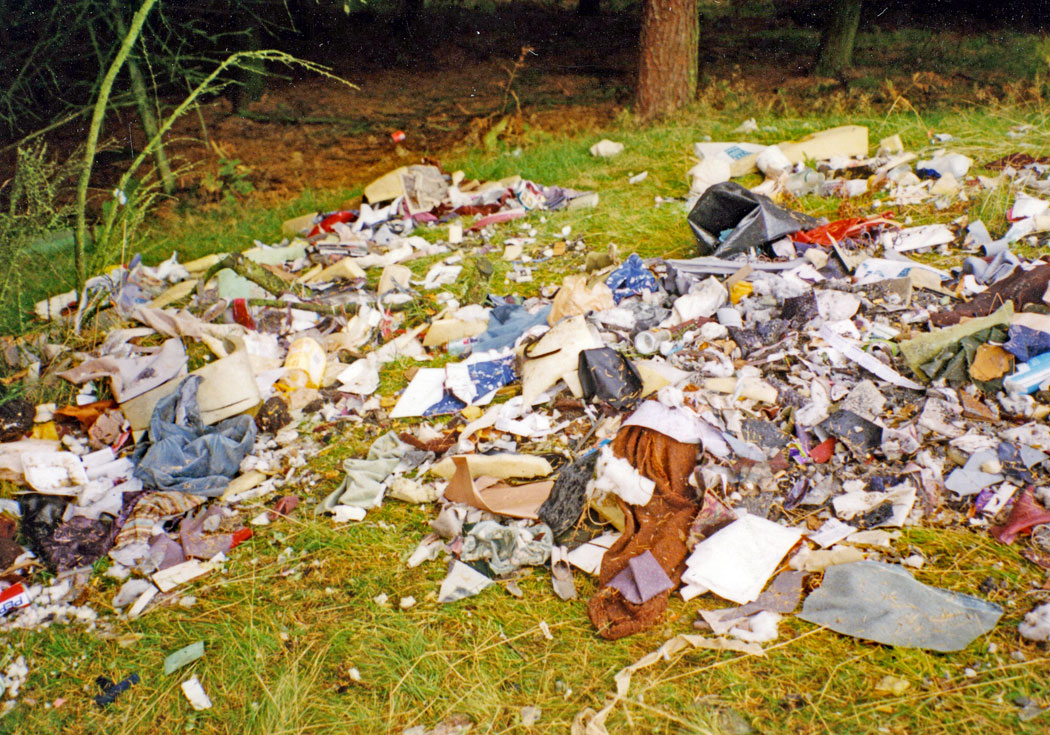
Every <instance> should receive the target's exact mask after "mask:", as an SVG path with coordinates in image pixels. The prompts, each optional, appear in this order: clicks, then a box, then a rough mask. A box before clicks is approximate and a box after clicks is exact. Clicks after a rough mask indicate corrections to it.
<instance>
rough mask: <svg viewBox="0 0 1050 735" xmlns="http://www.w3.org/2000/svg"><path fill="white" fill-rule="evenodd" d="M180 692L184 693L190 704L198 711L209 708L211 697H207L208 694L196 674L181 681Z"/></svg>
mask: <svg viewBox="0 0 1050 735" xmlns="http://www.w3.org/2000/svg"><path fill="white" fill-rule="evenodd" d="M182 693H183V694H185V695H186V699H188V700H189V702H190V706H191V707H193V709H195V710H197V711H198V712H200V711H201V710H205V709H211V699H209V698H208V694H207V693H206V692H205V691H204V687H203V686H202V685H201V683H200V680H199V679H198V678H197V675H196V674H194V675H193V676H191V677H190V678H189V679H187V680H186V681H184V682H182Z"/></svg>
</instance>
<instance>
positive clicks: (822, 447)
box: [809, 437, 835, 464]
mask: <svg viewBox="0 0 1050 735" xmlns="http://www.w3.org/2000/svg"><path fill="white" fill-rule="evenodd" d="M834 453H835V437H831V438H830V439H825V440H824V441H822V442H821V443H820V444H818V445H817V446H815V447H813V448H812V449H810V450H809V458H810V459H812V460H813V461H814V462H816V463H817V464H824V463H825V462H827V461H828V460H829V459H831V455H833V454H834Z"/></svg>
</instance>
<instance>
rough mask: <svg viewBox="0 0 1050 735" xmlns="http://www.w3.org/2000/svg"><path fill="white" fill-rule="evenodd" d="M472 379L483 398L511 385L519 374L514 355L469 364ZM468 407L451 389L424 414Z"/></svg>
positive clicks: (443, 412) (451, 411)
mask: <svg viewBox="0 0 1050 735" xmlns="http://www.w3.org/2000/svg"><path fill="white" fill-rule="evenodd" d="M467 373H468V374H469V375H470V381H471V382H472V383H473V384H474V388H475V390H476V391H477V393H476V395H477V397H478V398H481V397H482V396H484V395H487V394H489V393H491V392H492V391H494V390H497V389H499V388H502V387H503V386H505V385H509V384H511V383H513V382H514V381H515V380H517V378H518V375H517V373H515V372H514V356H513V355H508V356H507V357H501V358H499V359H498V360H488V361H486V362H475V363H473V364H472V365H468V366H467ZM466 407H467V404H466V403H464V402H463V401H461V400H459V398H457V397H456V396H455V395H454V394H453V393H452V392H451V391H449V390H446V391H445V394H444V395H443V396H442V397H441V400H440V401H438V402H437V403H435V404H434V405H433V406H431V407H430V408H428V409H427V410H426V411H424V412H423V415H424V416H439V415H441V414H446V413H456V412H457V411H461V410H463V409H464V408H466Z"/></svg>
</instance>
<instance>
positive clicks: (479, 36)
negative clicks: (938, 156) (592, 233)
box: [0, 6, 1010, 213]
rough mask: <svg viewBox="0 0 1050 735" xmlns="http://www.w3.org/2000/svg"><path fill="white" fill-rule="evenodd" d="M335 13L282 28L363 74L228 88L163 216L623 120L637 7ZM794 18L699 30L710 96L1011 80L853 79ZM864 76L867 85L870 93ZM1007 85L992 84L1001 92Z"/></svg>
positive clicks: (128, 139) (916, 89) (68, 137)
mask: <svg viewBox="0 0 1050 735" xmlns="http://www.w3.org/2000/svg"><path fill="white" fill-rule="evenodd" d="M323 21H324V22H325V23H330V24H331V25H330V27H327V29H326V32H325V33H324V34H323V35H322V36H321V38H322V39H323V40H320V41H317V42H315V43H314V44H312V45H310V46H304V45H303V37H302V36H291V37H288V38H277V39H271V40H273V41H274V43H275V45H277V46H280V47H283V48H284V49H285V50H288V51H290V52H292V53H295V54H297V55H299V56H301V57H303V58H308V59H310V60H312V61H317V62H319V63H323V64H326V65H328V66H330V67H331V68H332V71H333V73H334V74H335V75H337V76H339V77H341V78H342V79H344V80H346V81H347V82H350V83H352V84H353V85H355V86H354V87H351V86H348V85H346V84H343V83H340V82H338V81H335V80H333V79H326V78H321V77H318V76H310V75H305V74H304V73H302V72H299V71H297V70H296V69H271V70H270V71H271V73H272V74H273V75H272V76H271V77H270V78H269V80H268V82H267V88H268V89H267V92H266V93H265V94H264V96H263V97H262V98H261V99H260V100H258V101H257V102H254V103H251V104H250V105H249V107H248V109H247V112H246V113H237V112H236V111H235V109H234V106H233V104H232V103H231V101H230V99H229V98H227V97H215V98H212V99H208V100H204V101H203V102H202V104H201V105H200V107H199V108H198V109H197V110H196V111H195V112H191V113H190V114H187V115H186V116H184V117H183V118H182V119H181V120H180V121H179V122H178V123H177V125H176V127H175V129H174V131H173V134H172V135H171V136H170V142H169V144H168V151H169V154H170V155H171V156H172V157H173V159H174V160H175V161H176V163H177V164H178V165H181V166H182V167H183V168H182V169H181V171H182V175H181V176H180V177H179V189H180V196H179V200H178V201H177V202H170V203H169V204H168V205H167V206H165V207H163V208H162V213H163V212H165V211H166V212H169V213H172V212H178V211H180V209H184V208H186V207H192V208H202V207H204V208H206V207H208V206H212V205H215V204H218V203H219V202H221V201H223V199H224V198H226V197H227V193H228V192H231V191H232V188H233V187H232V186H231V180H230V179H231V177H236V178H239V179H241V180H242V183H250V185H251V186H250V187H243V188H251V192H250V193H247V194H246V195H245V194H244V193H237V194H236V196H237V197H238V198H246V197H247V198H251V199H253V200H255V201H257V202H259V203H260V204H267V203H273V202H276V201H282V200H287V199H289V198H292V197H294V196H296V195H297V194H298V193H299V192H301V191H302V190H303V189H306V188H313V189H338V188H349V187H353V186H355V185H360V184H362V183H365V182H367V181H368V180H369V179H370V178H372V177H374V176H375V175H377V174H379V173H382V172H383V171H385V170H388V169H390V168H392V167H394V166H397V165H402V164H403V163H406V162H410V161H414V160H418V159H419V158H420V157H423V156H430V157H441V156H442V155H443V154H447V153H448V152H450V151H451V150H454V149H456V148H458V147H462V146H471V145H474V146H477V145H481V144H482V142H483V140H484V136H485V134H486V133H487V132H489V131H490V130H491V129H492V127H493V126H494V125H496V124H497V123H499V121H500V120H501V119H503V118H504V116H510V120H509V121H508V122H509V126H508V129H507V131H506V132H505V133H504V136H508V135H509V136H511V137H512V136H513V135H514V134H520V133H521V132H522V130H523V129H525V128H528V129H529V130H533V131H536V130H542V131H547V132H551V133H563V132H572V131H586V130H588V129H591V128H594V127H596V126H599V125H602V124H605V123H608V122H609V121H611V120H613V119H614V118H615V117H616V116H617V115H619V114H621V113H622V111H623V110H624V109H625V108H627V107H628V106H629V103H630V95H631V86H632V83H633V79H634V75H635V64H636V55H637V38H638V18H637V16H636V15H634V14H631V13H605V14H603V15H601V16H598V17H594V18H581V17H577V16H576V15H574V14H573V13H572V11H571V10H551V9H549V8H540V7H534V6H521V7H516V6H513V7H512V6H508V7H506V8H505V9H503V10H497V11H495V12H486V13H482V12H478V11H473V12H472V11H470V10H469V9H464V8H449V9H445V10H443V11H439V12H430V11H428V15H427V16H425V17H423V18H420V19H419V20H418V21H417V22H416V24H415V25H414V26H412V27H411V28H407V29H406V28H404V27H401V26H399V25H398V24H397V23H395V22H393V21H392V20H391V19H390V18H389V17H382V16H380V15H378V14H367V13H361V14H354V15H353V16H350V17H341V16H332V17H330V18H325V19H323ZM797 22H798V21H797V19H793V18H792V17H790V16H785V17H777V16H772V17H768V18H764V19H757V20H756V19H750V20H748V21H747V23H746V24H743V26H742V27H740V28H736V29H733V28H726V27H722V26H720V27H719V28H718V29H716V30H718V32H717V33H715V32H713V30H712V29H711V28H703V29H702V33H701V35H702V44H701V87H702V88H706V91H707V93H708V94H707V96H706V97H705V94H704V90H703V89H702V92H701V98H702V99H703V100H706V101H707V102H709V103H711V102H712V99H713V100H714V102H713V103H714V104H718V100H719V99H722V98H725V97H727V96H730V97H731V96H732V95H733V94H735V93H738V92H743V93H746V94H747V95H751V98H752V99H763V98H764V99H766V100H777V101H779V103H781V104H792V102H791V101H792V100H793V101H794V102H793V103H794V104H797V105H799V106H801V107H805V106H806V105H810V104H812V103H813V102H814V101H815V100H819V99H825V100H826V99H827V98H828V96H829V95H836V94H837V95H839V96H840V97H842V98H843V99H850V98H851V97H852V96H856V95H857V94H858V91H859V94H861V95H862V96H863V95H866V96H867V97H866V98H867V99H868V100H869V101H870V100H871V99H874V100H875V101H876V102H880V101H881V102H883V103H885V104H887V105H888V104H890V103H892V102H893V100H892V99H891V98H887V95H888V94H892V91H893V90H904V91H906V92H907V94H908V96H909V99H911V100H912V101H916V97H920V98H922V99H921V101H923V102H929V101H931V100H934V99H936V98H940V99H951V98H952V96H953V95H956V96H961V98H965V97H967V96H969V97H972V96H973V90H974V88H975V87H978V86H987V85H991V86H992V87H993V88H995V87H996V86H997V85H998V86H1000V87H1001V86H1002V85H1003V84H1009V83H1010V82H1009V80H1008V79H1005V78H1001V79H997V76H998V77H1003V75H1002V74H998V75H997V74H996V73H994V72H992V73H989V74H988V75H986V78H983V79H975V78H974V77H973V76H972V75H969V74H958V75H954V76H953V75H951V74H948V75H944V74H937V73H935V72H917V71H916V70H915V69H914V68H913V67H906V66H903V65H897V66H895V65H894V64H893V61H892V59H889V60H887V64H886V65H885V66H883V67H880V68H857V69H854V70H853V71H852V72H851V73H850V75H849V76H848V77H847V78H842V79H837V80H836V79H822V78H819V77H814V76H812V75H810V67H811V66H812V63H813V52H814V50H815V45H816V31H815V30H813V29H812V28H807V27H804V26H801V25H798V24H797ZM862 30H863V29H862ZM960 42H962V41H961V40H960ZM885 78H893V79H895V80H896V86H895V87H892V88H890V91H889V92H886V91H885V90H883V91H881V92H880V90H879V89H878V84H879V83H881V81H882V80H884V79H885ZM872 80H876V81H874V82H873V81H872ZM864 84H867V88H868V91H865V89H861V87H862V86H863V85H864ZM872 86H874V87H875V89H874V90H871V87H872ZM712 92H714V97H712V95H711V93H712ZM997 93H998V90H997V89H993V90H992V92H991V93H990V95H991V97H995V96H996V94H997ZM880 95H881V97H882V98H883V99H881V100H880V99H879V98H880ZM785 100H787V101H788V102H785ZM176 101H177V100H176V99H175V98H172V99H171V102H172V103H174V102H176ZM759 112H760V111H759ZM751 114H755V113H754V112H752V113H751ZM745 116H749V115H745ZM85 126H86V121H83V120H81V121H77V122H74V123H71V124H69V125H67V126H65V127H63V128H61V129H59V130H58V131H56V132H55V133H53V134H52V135H50V136H49V137H48V142H49V145H50V147H51V150H53V151H55V152H57V154H58V155H62V154H63V153H65V154H68V153H69V152H71V151H73V150H74V148H75V147H76V145H77V144H78V143H80V142H81V141H82V140H83V135H84V132H85V130H84V128H85ZM396 131H402V132H404V134H405V137H404V140H403V142H401V143H400V144H398V143H396V142H395V141H394V140H393V139H392V138H391V135H392V134H393V133H395V132H396ZM105 140H106V141H107V147H108V150H106V151H103V153H102V154H101V155H100V156H99V158H98V159H97V160H96V171H95V177H94V180H93V187H94V191H96V192H99V193H100V194H104V195H108V192H109V191H110V189H111V187H112V184H113V182H115V181H116V179H117V178H118V177H119V175H120V173H121V171H122V169H123V167H124V166H125V165H126V164H127V162H128V161H129V160H130V159H131V158H132V157H133V156H134V154H135V152H137V151H138V150H139V149H140V148H141V146H142V145H144V143H145V136H144V135H143V134H142V132H141V130H140V129H139V126H138V120H137V117H136V115H135V113H134V112H133V110H132V109H131V108H123V109H121V110H118V111H116V112H115V113H113V114H111V116H110V118H109V119H108V121H107V126H106V134H105ZM6 145H7V144H6V143H0V148H4V147H5V146H6ZM13 156H14V152H13V150H7V151H4V152H3V153H0V181H2V180H4V179H6V178H8V177H9V176H10V171H11V168H12V166H13V163H14V160H13ZM234 162H236V167H235V164H234ZM223 164H226V167H227V171H226V178H225V179H224V178H223V175H222V174H221V167H222V166H223ZM230 171H235V173H233V174H231V173H230Z"/></svg>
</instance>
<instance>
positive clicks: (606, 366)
mask: <svg viewBox="0 0 1050 735" xmlns="http://www.w3.org/2000/svg"><path fill="white" fill-rule="evenodd" d="M579 370H580V385H581V386H582V387H583V397H584V398H586V399H587V400H588V401H589V400H592V399H598V400H599V401H604V402H606V403H608V404H610V405H611V406H613V407H614V408H616V409H618V410H620V411H623V410H626V409H628V408H630V407H631V406H633V405H634V404H635V403H636V402H637V401H638V398H639V396H641V395H642V377H641V376H640V375H639V374H638V370H637V368H635V366H634V365H633V364H631V361H630V360H628V359H627V358H626V357H624V356H623V355H621V354H620V353H619V352H617V351H616V350H614V349H613V348H611V347H598V348H596V349H593V350H583V351H581V352H580V365H579Z"/></svg>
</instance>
